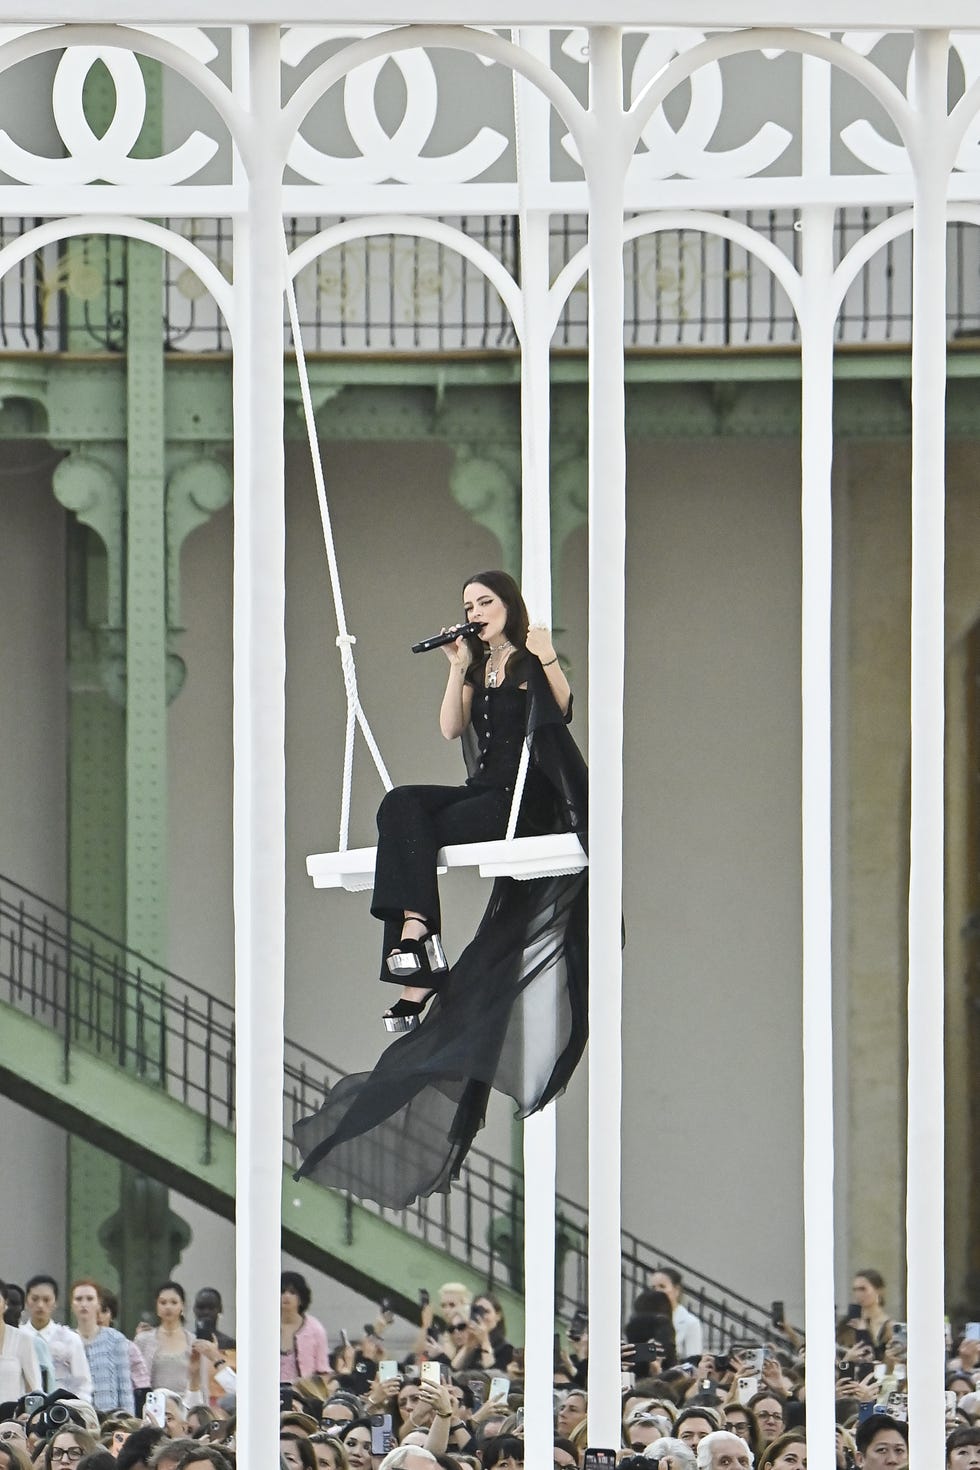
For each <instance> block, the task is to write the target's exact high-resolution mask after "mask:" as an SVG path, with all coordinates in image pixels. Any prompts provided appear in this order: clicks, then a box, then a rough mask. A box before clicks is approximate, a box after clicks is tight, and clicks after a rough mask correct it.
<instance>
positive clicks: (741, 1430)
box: [723, 1399, 762, 1465]
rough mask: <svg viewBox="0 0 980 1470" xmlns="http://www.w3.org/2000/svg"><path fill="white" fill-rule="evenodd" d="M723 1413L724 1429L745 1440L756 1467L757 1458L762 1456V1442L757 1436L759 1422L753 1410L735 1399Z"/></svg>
mask: <svg viewBox="0 0 980 1470" xmlns="http://www.w3.org/2000/svg"><path fill="white" fill-rule="evenodd" d="M723 1412H724V1415H725V1426H724V1427H725V1428H726V1429H730V1430H731V1431H732V1433H733V1434H737V1435H738V1436H739V1437H740V1438H741V1439H744V1440H745V1443H746V1444H747V1445H748V1447H749V1449H750V1450H751V1451H752V1460H753V1463H754V1464H756V1465H757V1464H758V1463H759V1456H760V1455H761V1454H762V1440H761V1438H760V1435H759V1421H758V1419H757V1418H756V1417H755V1412H754V1410H752V1409H750V1408H749V1407H748V1406H747V1405H746V1404H740V1403H739V1402H738V1400H737V1399H736V1400H734V1401H733V1402H732V1403H728V1404H726V1405H725V1407H724V1410H723Z"/></svg>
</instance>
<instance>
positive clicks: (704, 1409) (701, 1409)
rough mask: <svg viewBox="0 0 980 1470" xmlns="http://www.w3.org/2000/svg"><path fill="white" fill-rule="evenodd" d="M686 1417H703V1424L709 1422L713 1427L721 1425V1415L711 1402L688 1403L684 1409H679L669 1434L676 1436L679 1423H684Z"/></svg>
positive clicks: (718, 1427)
mask: <svg viewBox="0 0 980 1470" xmlns="http://www.w3.org/2000/svg"><path fill="white" fill-rule="evenodd" d="M688 1419H703V1420H704V1422H705V1424H710V1425H711V1427H712V1428H713V1429H721V1427H722V1417H721V1415H720V1414H719V1412H718V1410H717V1409H716V1408H714V1407H713V1406H712V1405H711V1404H688V1406H687V1408H686V1409H681V1411H680V1413H679V1414H678V1416H677V1418H676V1419H675V1420H674V1427H673V1429H672V1430H671V1434H673V1435H674V1436H675V1437H676V1436H677V1432H678V1430H679V1429H680V1427H681V1425H682V1424H686V1423H687V1421H688Z"/></svg>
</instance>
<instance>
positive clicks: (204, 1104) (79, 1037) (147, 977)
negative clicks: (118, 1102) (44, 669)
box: [0, 877, 771, 1346]
mask: <svg viewBox="0 0 980 1470" xmlns="http://www.w3.org/2000/svg"><path fill="white" fill-rule="evenodd" d="M0 1001H5V1002H6V1003H7V1004H9V1005H11V1006H13V1007H15V1008H16V1009H17V1010H18V1011H21V1012H23V1013H24V1014H27V1015H29V1016H32V1017H34V1018H36V1019H37V1020H39V1021H42V1022H43V1023H44V1024H45V1026H47V1027H49V1028H51V1029H52V1030H54V1031H56V1032H57V1033H58V1035H59V1036H60V1037H61V1041H62V1047H63V1054H64V1061H65V1069H66V1076H67V1075H68V1074H69V1069H70V1062H71V1056H72V1052H73V1050H74V1049H75V1048H81V1049H82V1050H83V1051H86V1052H88V1053H91V1052H96V1053H97V1054H99V1055H100V1056H102V1057H103V1058H104V1059H105V1060H107V1061H111V1062H113V1063H114V1064H116V1065H117V1066H119V1067H122V1068H125V1069H126V1070H127V1071H129V1072H132V1073H134V1074H136V1075H137V1076H139V1077H141V1078H143V1079H145V1080H146V1082H147V1085H148V1086H154V1087H161V1088H163V1089H165V1090H166V1092H167V1093H168V1094H169V1095H170V1096H171V1097H174V1098H176V1099H178V1100H179V1101H181V1102H182V1103H184V1104H186V1105H187V1107H189V1108H191V1109H192V1110H193V1111H194V1113H196V1114H197V1115H198V1117H199V1118H200V1119H201V1123H202V1127H203V1133H204V1156H205V1159H207V1158H208V1156H209V1151H210V1148H211V1143H212V1132H213V1130H214V1129H215V1128H222V1129H229V1130H233V1129H234V1126H235V1031H234V1011H233V1009H232V1007H231V1006H229V1005H227V1004H226V1003H225V1002H224V1001H221V1000H218V999H216V998H215V997H214V996H213V995H210V994H209V993H208V992H207V991H206V990H203V989H201V988H200V987H199V986H196V985H193V984H191V983H190V982H189V981H187V980H184V979H182V978H181V977H180V976H178V975H174V974H172V973H171V972H170V971H167V970H164V969H162V968H161V967H160V966H158V965H156V964H154V963H153V962H152V961H150V960H148V959H147V958H146V957H145V956H143V955H140V954H138V953H136V952H135V951H133V950H130V949H127V948H126V947H125V946H124V945H121V944H119V943H117V942H116V941H115V940H113V939H112V938H110V937H109V936H108V935H106V934H103V933H101V932H100V931H99V930H98V929H95V928H93V927H92V926H91V925H89V924H86V923H84V922H83V921H81V920H79V919H77V918H75V917H73V916H72V915H71V914H68V913H66V912H65V911H64V910H62V909H60V908H57V907H56V906H55V905H53V904H50V903H48V902H47V901H46V900H44V899H42V898H39V897H38V896H37V895H36V894H34V893H31V892H30V891H29V890H28V889H26V888H24V887H22V886H21V885H20V884H19V883H16V882H14V881H13V880H11V879H9V878H4V877H0ZM343 1075H344V1074H343V1073H342V1072H341V1070H340V1069H339V1068H338V1067H335V1066H333V1064H332V1063H330V1062H326V1061H323V1060H322V1059H321V1058H320V1057H318V1056H316V1055H315V1054H314V1053H313V1052H312V1051H309V1050H308V1049H307V1048H306V1047H303V1046H299V1045H297V1044H296V1042H293V1041H290V1040H287V1041H286V1044H285V1095H284V1102H283V1159H284V1161H285V1162H286V1163H287V1164H289V1165H290V1166H295V1164H296V1162H297V1155H296V1151H295V1148H294V1145H293V1143H292V1139H291V1128H292V1123H293V1120H294V1119H295V1118H297V1117H299V1116H300V1115H302V1114H304V1113H308V1112H311V1111H312V1110H313V1109H315V1108H316V1107H317V1106H318V1105H319V1102H320V1100H321V1099H322V1096H323V1091H324V1088H325V1087H328V1086H333V1085H334V1084H335V1083H336V1082H337V1081H338V1080H339V1079H340V1077H342V1076H343ZM366 1208H367V1209H369V1210H372V1211H374V1212H375V1213H380V1214H383V1215H384V1216H385V1218H387V1219H389V1220H393V1221H394V1222H395V1223H397V1224H400V1225H401V1226H402V1228H404V1229H405V1230H408V1231H411V1233H412V1234H413V1235H414V1236H415V1237H416V1238H419V1239H422V1240H424V1241H426V1242H428V1243H430V1244H433V1245H436V1246H438V1247H439V1248H440V1249H442V1250H445V1251H448V1252H449V1253H450V1254H452V1255H454V1256H456V1257H457V1258H459V1259H460V1260H465V1261H466V1262H467V1263H468V1264H469V1265H471V1266H472V1267H475V1268H476V1269H477V1270H478V1271H480V1272H482V1273H483V1274H484V1275H485V1277H486V1279H487V1281H488V1283H489V1284H490V1285H491V1287H492V1286H493V1284H494V1283H495V1282H503V1283H506V1284H509V1285H512V1286H514V1287H518V1288H519V1287H520V1285H521V1282H520V1253H521V1246H522V1238H523V1192H522V1180H521V1176H520V1174H519V1173H518V1172H516V1171H515V1170H514V1169H512V1168H511V1167H510V1166H509V1165H508V1164H505V1163H502V1162H501V1161H500V1160H499V1159H496V1158H494V1157H492V1156H491V1155H490V1154H488V1153H486V1152H484V1151H482V1150H481V1149H478V1148H474V1149H472V1150H471V1151H470V1154H469V1156H468V1158H467V1160H466V1163H465V1165H464V1167H463V1170H462V1174H461V1177H460V1179H459V1181H458V1183H457V1184H456V1185H454V1187H453V1189H452V1192H451V1193H450V1194H449V1195H448V1196H438V1197H436V1198H431V1199H424V1200H420V1201H419V1202H418V1204H417V1205H415V1206H413V1207H412V1208H410V1209H407V1210H404V1211H401V1212H392V1211H380V1210H378V1209H377V1207H375V1206H373V1205H371V1204H368V1205H366ZM557 1214H558V1234H557V1245H558V1255H559V1270H558V1299H557V1310H558V1312H559V1314H560V1315H563V1316H565V1317H566V1318H570V1317H571V1315H572V1314H573V1313H574V1311H575V1310H576V1308H577V1307H578V1306H579V1305H580V1304H584V1303H585V1301H586V1296H587V1292H586V1268H587V1254H588V1214H587V1211H586V1210H585V1209H584V1208H583V1207H582V1206H581V1205H579V1204H577V1203H576V1202H575V1201H573V1200H571V1199H568V1198H566V1197H565V1196H564V1195H560V1196H559V1197H558V1201H557ZM660 1265H670V1266H675V1267H676V1268H677V1269H678V1270H679V1271H681V1273H682V1275H683V1277H684V1281H685V1289H686V1292H687V1298H688V1301H689V1303H690V1305H691V1307H692V1309H693V1310H694V1311H695V1312H696V1313H697V1315H698V1316H699V1317H700V1318H701V1319H702V1321H703V1323H704V1326H705V1331H706V1337H707V1342H708V1344H709V1345H710V1346H720V1345H722V1344H723V1343H727V1342H729V1341H731V1340H732V1338H742V1339H744V1338H746V1337H749V1338H759V1337H760V1336H761V1337H768V1336H771V1329H770V1328H769V1327H768V1325H767V1316H766V1313H765V1311H764V1309H763V1308H762V1307H760V1306H758V1305H757V1304H756V1303H754V1302H751V1301H749V1300H748V1299H747V1298H746V1297H743V1296H741V1295H740V1294H739V1293H738V1292H734V1291H731V1290H730V1289H729V1288H727V1287H725V1286H722V1285H721V1284H720V1283H719V1282H717V1281H714V1280H712V1279H711V1278H710V1277H708V1276H705V1275H704V1274H703V1273H701V1272H698V1271H696V1270H695V1269H694V1268H693V1267H691V1266H688V1265H685V1264H684V1263H683V1262H681V1261H678V1260H677V1259H676V1258H675V1257H674V1256H672V1255H671V1254H670V1253H669V1252H666V1251H663V1250H660V1249H659V1248H658V1247H657V1246H654V1245H651V1244H649V1243H648V1242H646V1241H643V1240H641V1239H640V1238H639V1237H638V1236H636V1235H634V1234H632V1233H631V1232H628V1231H624V1233H623V1236H622V1295H623V1307H624V1310H625V1311H626V1312H628V1311H629V1306H630V1303H631V1302H632V1301H633V1299H634V1297H635V1296H636V1293H637V1292H638V1291H639V1290H640V1289H641V1288H642V1287H643V1286H645V1285H646V1284H647V1283H648V1281H649V1277H650V1275H651V1273H652V1272H653V1271H654V1270H655V1269H656V1267H657V1266H660Z"/></svg>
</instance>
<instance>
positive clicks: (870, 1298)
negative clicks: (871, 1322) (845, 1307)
mask: <svg viewBox="0 0 980 1470" xmlns="http://www.w3.org/2000/svg"><path fill="white" fill-rule="evenodd" d="M851 1291H852V1292H853V1293H854V1300H855V1301H856V1302H857V1304H858V1306H859V1307H860V1308H861V1311H862V1312H870V1311H871V1309H872V1307H876V1306H877V1305H878V1289H877V1287H875V1286H872V1285H871V1282H870V1281H869V1280H868V1278H867V1276H855V1278H854V1285H853V1286H852V1287H851Z"/></svg>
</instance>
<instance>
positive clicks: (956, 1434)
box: [946, 1424, 980, 1459]
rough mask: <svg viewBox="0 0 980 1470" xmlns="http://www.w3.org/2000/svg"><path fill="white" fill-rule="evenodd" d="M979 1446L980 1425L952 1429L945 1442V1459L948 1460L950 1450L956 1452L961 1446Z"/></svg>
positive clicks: (965, 1425) (967, 1425)
mask: <svg viewBox="0 0 980 1470" xmlns="http://www.w3.org/2000/svg"><path fill="white" fill-rule="evenodd" d="M968 1444H980V1424H964V1425H962V1426H961V1428H959V1429H954V1430H953V1432H952V1434H951V1435H950V1436H949V1438H948V1439H947V1441H946V1457H947V1459H948V1458H949V1452H950V1450H958V1449H959V1448H960V1446H961V1445H968Z"/></svg>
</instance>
